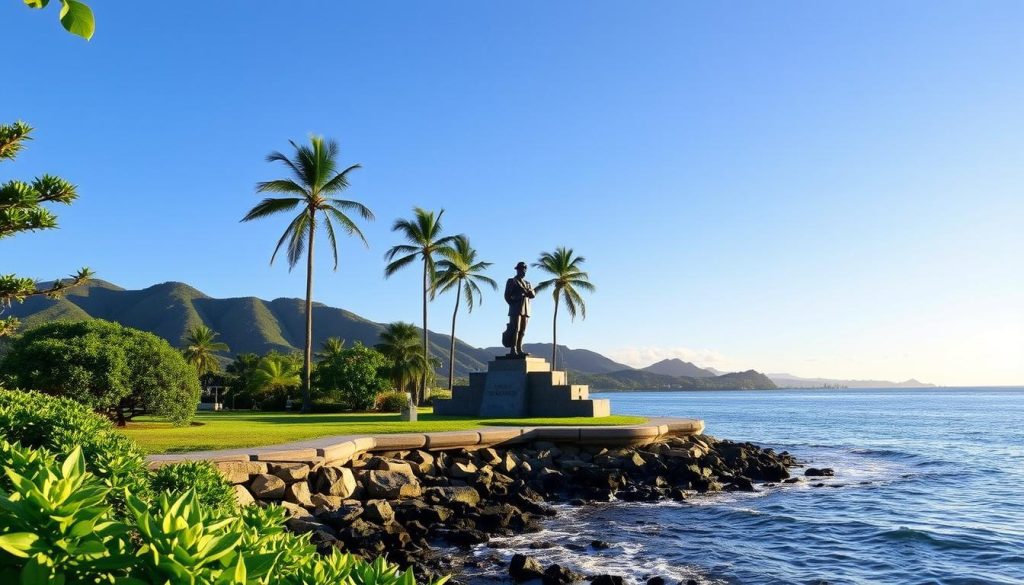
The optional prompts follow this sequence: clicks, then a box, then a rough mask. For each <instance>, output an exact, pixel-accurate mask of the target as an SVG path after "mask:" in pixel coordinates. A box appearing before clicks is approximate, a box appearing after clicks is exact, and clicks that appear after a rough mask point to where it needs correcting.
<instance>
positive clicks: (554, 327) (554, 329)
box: [551, 290, 561, 370]
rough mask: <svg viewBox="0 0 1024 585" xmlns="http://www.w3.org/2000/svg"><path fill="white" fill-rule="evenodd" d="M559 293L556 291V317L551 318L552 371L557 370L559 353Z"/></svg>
mask: <svg viewBox="0 0 1024 585" xmlns="http://www.w3.org/2000/svg"><path fill="white" fill-rule="evenodd" d="M560 300H561V298H560V295H559V291H557V290H556V291H555V316H554V317H552V318H551V369H552V370H557V369H558V368H557V367H556V365H557V364H556V362H555V352H557V351H558V301H560Z"/></svg>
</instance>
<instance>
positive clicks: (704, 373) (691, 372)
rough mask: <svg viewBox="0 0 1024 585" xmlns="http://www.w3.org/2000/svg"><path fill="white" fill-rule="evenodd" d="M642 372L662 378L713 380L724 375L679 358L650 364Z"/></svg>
mask: <svg viewBox="0 0 1024 585" xmlns="http://www.w3.org/2000/svg"><path fill="white" fill-rule="evenodd" d="M643 371H645V372H650V373H652V374H661V375H662V376H672V377H674V378H679V377H687V378H713V377H715V376H721V375H723V374H725V373H726V372H718V371H711V370H710V369H704V368H698V367H697V366H695V365H693V364H691V363H690V362H684V361H683V360H681V359H679V358H671V359H667V360H661V361H660V362H658V363H656V364H651V365H649V366H647V367H646V368H643Z"/></svg>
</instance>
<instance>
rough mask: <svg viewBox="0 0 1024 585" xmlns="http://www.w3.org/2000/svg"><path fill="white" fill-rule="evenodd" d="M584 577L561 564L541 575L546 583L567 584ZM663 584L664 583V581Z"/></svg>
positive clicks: (548, 584)
mask: <svg viewBox="0 0 1024 585" xmlns="http://www.w3.org/2000/svg"><path fill="white" fill-rule="evenodd" d="M584 578H585V577H584V576H583V575H581V574H579V573H577V572H575V571H570V570H569V569H567V568H566V567H563V566H561V565H551V566H550V567H548V568H547V569H544V575H543V577H541V580H542V581H543V582H544V585H566V584H567V583H575V582H577V581H583V579H584ZM661 585H664V584H663V583H662V584H661Z"/></svg>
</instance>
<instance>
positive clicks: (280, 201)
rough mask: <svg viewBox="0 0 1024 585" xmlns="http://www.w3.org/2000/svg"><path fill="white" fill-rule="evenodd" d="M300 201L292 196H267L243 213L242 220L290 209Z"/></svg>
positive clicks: (300, 200) (250, 219)
mask: <svg viewBox="0 0 1024 585" xmlns="http://www.w3.org/2000/svg"><path fill="white" fill-rule="evenodd" d="M300 203H302V199H298V198H292V197H287V198H285V197H279V198H267V199H264V200H263V201H260V202H259V203H257V204H256V206H255V207H253V208H252V209H250V210H249V213H247V214H245V217H243V218H242V221H252V220H254V219H262V218H264V217H267V216H270V215H274V214H275V213H279V212H281V211H291V210H293V209H295V207H296V206H298V205H299V204H300Z"/></svg>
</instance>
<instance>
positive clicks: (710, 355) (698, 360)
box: [603, 346, 747, 372]
mask: <svg viewBox="0 0 1024 585" xmlns="http://www.w3.org/2000/svg"><path fill="white" fill-rule="evenodd" d="M603 353H604V354H605V355H606V356H608V357H610V358H611V359H613V360H615V361H617V362H619V363H623V364H626V365H629V366H633V367H634V368H645V367H647V366H649V365H651V364H653V363H656V362H660V361H661V360H665V359H671V358H679V359H681V360H683V361H686V362H691V363H693V364H695V365H697V366H699V367H702V368H715V369H718V370H723V371H728V372H735V371H738V370H743V369H747V368H744V367H742V366H740V365H739V364H736V363H735V362H733V361H732V360H730V359H729V358H727V357H725V356H724V355H722V354H720V353H718V352H717V351H715V350H712V349H690V348H688V347H655V346H646V347H621V348H617V349H612V350H608V351H605V352H603Z"/></svg>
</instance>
